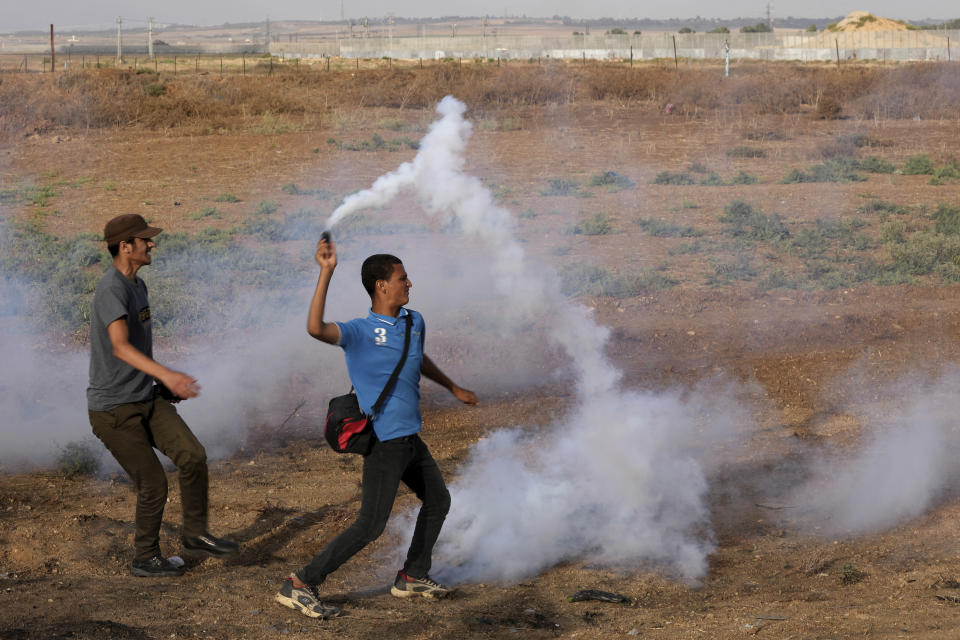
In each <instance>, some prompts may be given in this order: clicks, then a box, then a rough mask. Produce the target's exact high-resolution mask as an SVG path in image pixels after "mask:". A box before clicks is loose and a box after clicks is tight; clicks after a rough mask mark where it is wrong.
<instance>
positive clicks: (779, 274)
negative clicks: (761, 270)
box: [757, 269, 800, 291]
mask: <svg viewBox="0 0 960 640" xmlns="http://www.w3.org/2000/svg"><path fill="white" fill-rule="evenodd" d="M757 286H758V287H759V288H760V290H761V291H768V290H770V289H796V288H798V287H799V286H800V285H799V283H798V282H797V281H796V280H795V279H794V278H792V277H790V275H789V274H787V272H786V271H784V270H783V269H774V270H773V271H771V272H770V273H768V274H767V277H766V278H764V279H763V280H762V281H761V282H760V283H759V284H758V285H757Z"/></svg>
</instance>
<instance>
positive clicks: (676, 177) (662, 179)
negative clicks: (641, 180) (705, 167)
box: [653, 171, 696, 185]
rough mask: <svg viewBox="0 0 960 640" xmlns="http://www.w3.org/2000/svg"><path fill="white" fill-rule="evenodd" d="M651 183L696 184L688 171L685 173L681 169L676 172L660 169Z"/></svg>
mask: <svg viewBox="0 0 960 640" xmlns="http://www.w3.org/2000/svg"><path fill="white" fill-rule="evenodd" d="M653 184H677V185H683V184H696V180H694V178H693V176H691V175H690V174H689V173H685V172H683V171H679V172H676V173H674V172H671V171H661V172H660V173H658V174H657V175H656V177H655V178H654V179H653Z"/></svg>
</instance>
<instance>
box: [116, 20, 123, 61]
mask: <svg viewBox="0 0 960 640" xmlns="http://www.w3.org/2000/svg"><path fill="white" fill-rule="evenodd" d="M122 25H123V18H121V17H120V16H117V65H121V64H123V36H122V35H121V30H120V28H121V26H122Z"/></svg>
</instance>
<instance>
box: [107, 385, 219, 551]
mask: <svg viewBox="0 0 960 640" xmlns="http://www.w3.org/2000/svg"><path fill="white" fill-rule="evenodd" d="M89 414H90V425H91V426H92V427H93V433H94V435H96V436H97V437H98V438H100V440H101V441H102V442H103V444H105V445H106V446H107V449H109V450H110V453H112V454H113V457H114V458H116V460H117V462H119V463H120V466H121V467H123V470H124V471H126V472H127V474H128V475H129V476H130V479H131V480H133V486H134V488H135V489H136V491H137V514H136V534H135V537H134V549H135V557H134V560H148V559H149V558H152V557H153V556H155V555H157V554H159V553H160V524H161V523H162V521H163V507H164V505H165V504H166V502H167V476H166V474H165V473H164V471H163V465H161V464H160V460H158V459H157V454H156V453H154V451H153V448H154V447H156V448H157V449H159V450H160V451H161V452H163V454H164V455H165V456H167V457H168V458H170V459H171V460H173V463H174V464H175V465H177V468H178V469H179V472H180V473H179V475H180V501H181V503H182V504H183V535H185V536H199V535H203V534H204V533H206V531H207V454H206V451H204V448H203V445H202V444H200V441H199V440H197V438H196V436H194V435H193V432H191V431H190V428H189V427H188V426H187V424H186V423H185V422H184V421H183V419H182V418H181V417H180V415H179V414H177V410H176V409H175V408H174V407H173V405H172V404H170V403H169V402H167V401H166V400H164V399H163V398H160V397H154V398H153V399H151V400H148V401H146V402H132V403H129V404H121V405H118V406H117V407H114V408H113V409H110V410H109V411H90V412H89Z"/></svg>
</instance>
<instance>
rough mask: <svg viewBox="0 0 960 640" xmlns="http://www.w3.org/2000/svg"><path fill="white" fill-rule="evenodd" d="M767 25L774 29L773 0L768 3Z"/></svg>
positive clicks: (771, 29)
mask: <svg viewBox="0 0 960 640" xmlns="http://www.w3.org/2000/svg"><path fill="white" fill-rule="evenodd" d="M767 26H768V27H770V31H773V0H770V2H768V3H767Z"/></svg>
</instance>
